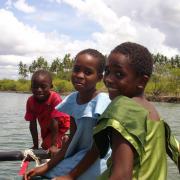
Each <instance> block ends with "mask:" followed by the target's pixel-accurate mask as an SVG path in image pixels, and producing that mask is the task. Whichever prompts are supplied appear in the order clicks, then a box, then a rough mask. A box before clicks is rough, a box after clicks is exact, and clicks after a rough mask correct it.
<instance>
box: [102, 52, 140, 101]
mask: <svg viewBox="0 0 180 180" xmlns="http://www.w3.org/2000/svg"><path fill="white" fill-rule="evenodd" d="M138 79H139V78H138V77H137V75H136V73H135V72H134V70H133V69H132V67H131V66H130V64H129V60H128V57H127V56H125V55H123V54H121V53H112V54H110V56H109V57H108V62H107V66H106V70H105V75H104V83H105V85H106V87H107V88H108V92H109V97H110V99H111V100H112V99H114V98H115V97H117V96H119V95H123V96H127V97H130V98H131V97H134V96H136V95H137V93H138V92H137V91H139V90H137V86H138Z"/></svg>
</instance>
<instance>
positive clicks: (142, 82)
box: [137, 75, 149, 89]
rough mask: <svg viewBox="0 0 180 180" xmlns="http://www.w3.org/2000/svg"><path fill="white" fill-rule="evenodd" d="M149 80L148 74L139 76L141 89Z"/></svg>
mask: <svg viewBox="0 0 180 180" xmlns="http://www.w3.org/2000/svg"><path fill="white" fill-rule="evenodd" d="M148 81H149V76H147V75H143V76H141V77H139V82H138V85H137V87H138V88H139V89H145V87H146V84H147V82H148Z"/></svg>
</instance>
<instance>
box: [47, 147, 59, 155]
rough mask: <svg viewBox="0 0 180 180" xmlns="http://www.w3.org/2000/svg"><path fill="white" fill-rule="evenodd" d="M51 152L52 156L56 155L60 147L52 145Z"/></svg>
mask: <svg viewBox="0 0 180 180" xmlns="http://www.w3.org/2000/svg"><path fill="white" fill-rule="evenodd" d="M48 151H49V153H50V154H51V156H54V155H55V154H56V153H57V152H58V151H59V149H58V148H57V147H56V146H54V145H53V146H51V147H50V148H49V150H48Z"/></svg>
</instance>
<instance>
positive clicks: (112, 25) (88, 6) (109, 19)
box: [64, 0, 180, 56]
mask: <svg viewBox="0 0 180 180" xmlns="http://www.w3.org/2000/svg"><path fill="white" fill-rule="evenodd" d="M174 1H176V0H174ZM64 2H66V3H68V4H69V5H71V6H72V7H74V8H76V9H77V11H78V12H79V13H80V14H82V15H83V16H84V15H86V16H87V17H89V18H91V19H93V20H94V21H95V22H97V23H98V24H99V25H100V26H101V27H102V32H94V33H93V38H94V41H96V43H97V44H98V45H97V46H98V47H99V48H100V49H101V51H105V52H108V51H109V50H110V49H112V48H114V47H115V46H116V45H117V44H120V43H122V42H124V41H135V42H139V43H142V44H143V45H145V46H147V47H148V48H149V49H150V50H151V51H153V52H154V53H156V52H161V53H163V54H164V55H167V56H172V55H174V53H178V52H179V51H178V49H177V48H173V47H170V46H168V44H167V43H166V41H167V38H168V37H167V36H166V34H165V33H164V32H163V31H162V29H160V28H157V27H156V26H153V23H152V22H153V21H152V22H151V21H150V23H149V21H148V19H149V18H151V17H152V16H153V19H155V20H156V19H157V18H161V16H160V15H162V13H161V10H160V9H161V8H160V5H162V1H161V0H156V1H153V2H152V1H149V0H147V1H146V3H144V1H143V0H136V1H134V0H133V1H131V2H129V1H126V0H122V1H118V0H110V1H109V0H104V1H103V0H99V1H96V0H85V1H83V0H73V1H71V0H64ZM176 2H177V1H176ZM130 3H131V5H130ZM167 5H169V4H167ZM156 6H158V9H157V7H156ZM95 7H96V8H95ZM166 8H167V6H166ZM153 10H155V12H154V11H153ZM156 10H157V11H156ZM150 13H151V14H150ZM154 13H155V14H157V15H159V16H158V17H155V16H154ZM145 20H147V21H145ZM159 21H160V20H159ZM171 23H172V18H171ZM173 36H174V35H173ZM179 38H180V37H179Z"/></svg>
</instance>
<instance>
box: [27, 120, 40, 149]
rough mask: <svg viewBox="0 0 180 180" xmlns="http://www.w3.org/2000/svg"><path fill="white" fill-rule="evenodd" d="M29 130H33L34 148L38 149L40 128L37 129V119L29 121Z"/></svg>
mask: <svg viewBox="0 0 180 180" xmlns="http://www.w3.org/2000/svg"><path fill="white" fill-rule="evenodd" d="M29 130H30V132H31V136H32V140H33V147H32V148H33V149H38V147H39V142H38V130H37V121H36V120H33V121H30V122H29Z"/></svg>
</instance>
